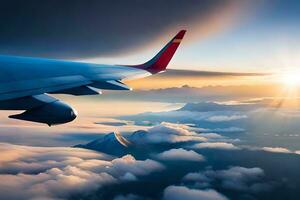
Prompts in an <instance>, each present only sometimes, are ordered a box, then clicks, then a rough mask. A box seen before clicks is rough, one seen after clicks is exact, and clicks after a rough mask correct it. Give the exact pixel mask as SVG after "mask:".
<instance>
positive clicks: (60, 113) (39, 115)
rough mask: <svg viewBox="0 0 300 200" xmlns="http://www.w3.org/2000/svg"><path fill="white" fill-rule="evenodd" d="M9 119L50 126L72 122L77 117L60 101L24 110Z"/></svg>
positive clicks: (75, 113)
mask: <svg viewBox="0 0 300 200" xmlns="http://www.w3.org/2000/svg"><path fill="white" fill-rule="evenodd" d="M9 117H10V118H14V119H20V120H27V121H32V122H39V123H45V124H48V125H49V126H51V125H55V124H64V123H67V122H70V121H73V120H74V119H75V118H76V117H77V112H76V111H75V110H74V109H73V108H72V107H70V106H69V105H67V104H66V103H64V102H62V101H55V102H52V103H47V104H44V105H42V106H39V107H35V108H32V109H29V110H26V111H25V112H23V113H21V114H17V115H11V116H9Z"/></svg>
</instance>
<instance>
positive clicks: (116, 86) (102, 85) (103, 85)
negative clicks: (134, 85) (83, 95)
mask: <svg viewBox="0 0 300 200" xmlns="http://www.w3.org/2000/svg"><path fill="white" fill-rule="evenodd" d="M90 86H92V87H95V88H98V89H104V90H132V89H131V88H130V87H128V86H127V85H126V84H124V83H122V82H121V81H117V80H110V81H96V82H94V83H92V84H90Z"/></svg>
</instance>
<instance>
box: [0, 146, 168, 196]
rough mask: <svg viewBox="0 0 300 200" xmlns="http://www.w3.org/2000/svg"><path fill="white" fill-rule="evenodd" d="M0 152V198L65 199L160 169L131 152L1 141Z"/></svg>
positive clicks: (148, 160) (159, 165) (132, 179)
mask: <svg viewBox="0 0 300 200" xmlns="http://www.w3.org/2000/svg"><path fill="white" fill-rule="evenodd" d="M1 152H3V153H4V154H3V155H5V157H2V158H1V161H0V163H1V164H0V166H1V173H2V174H1V175H0V196H1V198H2V199H59V198H68V197H70V196H72V195H75V194H84V193H88V192H91V191H93V190H96V189H98V188H100V187H102V186H105V185H110V184H116V183H120V182H126V181H136V180H137V179H138V177H139V176H145V175H148V174H149V173H151V172H154V171H160V170H162V169H164V166H163V165H161V164H160V163H158V162H156V161H153V160H150V159H147V160H143V161H140V160H136V159H135V158H134V157H133V156H131V155H126V156H123V157H120V158H114V159H113V158H112V157H111V156H108V155H106V154H101V153H95V152H93V151H88V150H83V149H74V148H54V147H52V148H44V147H24V146H16V145H9V144H1ZM7 191H14V192H7Z"/></svg>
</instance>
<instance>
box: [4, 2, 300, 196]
mask: <svg viewBox="0 0 300 200" xmlns="http://www.w3.org/2000/svg"><path fill="white" fill-rule="evenodd" d="M299 11H300V2H299V1H297V0H244V1H241V0H185V1H182V0H164V1H162V0H127V1H124V0H90V1H81V0H73V1H65V0H51V1H50V0H49V1H48V0H45V1H38V0H27V1H22V0H9V1H8V0H7V1H1V5H0V20H1V23H0V30H1V31H0V54H8V55H19V56H33V57H45V58H55V59H66V60H71V61H79V62H93V63H110V64H139V63H143V62H145V61H146V60H148V59H150V58H151V57H152V56H153V55H155V54H156V53H157V52H158V51H159V50H160V49H161V48H162V47H163V46H164V45H165V43H167V42H168V41H169V40H170V39H171V38H172V37H173V36H174V35H175V34H176V33H177V32H178V31H179V30H181V29H187V34H186V37H185V38H184V40H183V41H182V44H181V45H180V47H179V49H178V51H177V52H176V54H175V56H174V58H173V60H172V61H171V63H170V64H169V66H168V69H167V70H166V72H164V73H161V74H157V75H155V76H152V77H149V78H145V79H140V80H132V81H126V82H125V83H126V84H128V85H129V86H130V87H132V88H133V91H106V90H104V91H102V92H103V93H102V94H101V95H96V96H71V95H54V96H55V97H56V98H58V99H60V100H62V101H64V102H65V103H67V104H68V105H70V106H72V108H74V109H75V110H77V112H78V117H77V118H76V119H75V120H74V121H72V122H71V123H67V124H63V125H58V126H51V127H48V126H47V125H44V124H38V123H31V122H26V121H19V120H13V119H9V118H8V117H7V116H9V115H11V114H16V113H17V112H20V111H1V112H0V151H1V157H0V200H2V199H3V200H4V199H5V200H6V199H12V200H14V199H16V200H41V199H43V200H44V199H45V200H93V199H107V200H152V199H155V200H156V199H160V200H177V199H186V200H195V199H197V200H202V199H203V200H204V199H205V200H229V199H238V200H264V199H274V200H277V199H278V200H281V199H291V200H294V199H295V200H297V199H299V196H300V192H299V188H300V173H299V165H300V145H299V144H300V134H299V130H300V125H299V124H300V123H299V121H300V110H299V108H300V101H299V97H300V96H299V89H300V79H299V74H300V69H299V64H300V60H299V57H300V56H299V55H300V47H299V46H300V41H299V33H300V26H299V22H298V21H299V17H300V12H299ZM298 44H299V45H298ZM283 163H284V164H283Z"/></svg>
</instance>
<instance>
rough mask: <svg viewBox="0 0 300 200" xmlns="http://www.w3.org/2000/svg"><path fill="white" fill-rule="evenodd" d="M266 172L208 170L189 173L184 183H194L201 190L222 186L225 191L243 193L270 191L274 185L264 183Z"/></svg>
mask: <svg viewBox="0 0 300 200" xmlns="http://www.w3.org/2000/svg"><path fill="white" fill-rule="evenodd" d="M263 177H264V171H263V170H262V169H261V168H258V167H254V168H245V167H240V166H234V167H230V168H229V169H226V170H216V171H214V170H206V171H203V172H199V173H197V172H194V173H188V174H187V175H185V176H184V177H183V179H182V180H183V181H185V182H186V181H188V182H194V183H195V184H194V185H195V186H198V185H200V186H201V187H200V188H207V187H211V186H212V185H213V186H221V187H223V188H225V189H230V190H237V191H243V192H260V191H266V190H269V189H270V188H271V187H272V185H271V184H268V183H264V182H262V181H263Z"/></svg>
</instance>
